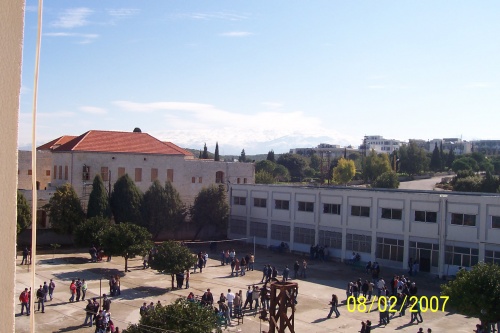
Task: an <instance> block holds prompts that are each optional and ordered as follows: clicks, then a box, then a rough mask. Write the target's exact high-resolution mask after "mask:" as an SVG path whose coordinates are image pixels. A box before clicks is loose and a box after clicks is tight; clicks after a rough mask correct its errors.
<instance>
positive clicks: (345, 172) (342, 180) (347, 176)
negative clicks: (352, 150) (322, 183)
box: [333, 157, 356, 186]
mask: <svg viewBox="0 0 500 333" xmlns="http://www.w3.org/2000/svg"><path fill="white" fill-rule="evenodd" d="M354 175H356V166H355V165H354V161H351V160H346V159H345V158H343V157H342V158H341V159H340V160H339V161H338V163H337V166H336V167H335V168H334V169H333V181H334V182H335V183H337V184H344V185H345V186H347V183H348V182H350V181H351V180H352V178H353V177H354Z"/></svg>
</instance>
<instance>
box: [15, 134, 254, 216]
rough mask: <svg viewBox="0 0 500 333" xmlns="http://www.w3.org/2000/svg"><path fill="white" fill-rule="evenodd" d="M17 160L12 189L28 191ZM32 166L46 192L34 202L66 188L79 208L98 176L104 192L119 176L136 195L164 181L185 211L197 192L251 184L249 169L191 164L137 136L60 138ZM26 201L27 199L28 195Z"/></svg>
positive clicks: (24, 162)
mask: <svg viewBox="0 0 500 333" xmlns="http://www.w3.org/2000/svg"><path fill="white" fill-rule="evenodd" d="M30 153H31V152H30ZM19 156H20V157H19V181H18V182H19V186H18V187H19V188H20V189H23V190H28V191H30V190H31V189H32V186H31V183H30V174H29V168H30V164H31V156H29V157H28V155H27V154H25V153H22V154H20V155H19ZM38 161H40V162H41V163H39V164H40V167H39V168H38V169H39V170H38V172H37V176H39V177H40V176H41V177H40V178H39V180H38V182H39V184H38V183H37V188H38V189H40V190H46V191H45V193H43V192H44V191H39V192H42V193H40V194H39V196H40V197H43V198H45V199H46V201H47V202H48V200H49V199H50V193H53V192H54V191H55V189H56V188H57V187H59V186H61V185H63V184H65V183H69V184H71V185H72V186H73V188H74V189H75V191H76V193H77V194H78V196H79V197H80V199H81V201H82V204H83V206H84V207H85V206H86V203H87V201H88V197H89V195H90V192H91V191H92V182H93V179H94V177H95V176H96V175H98V174H99V175H100V176H101V178H102V179H103V181H104V183H105V185H106V188H107V189H108V190H109V191H111V190H112V188H113V185H114V183H115V182H116V180H117V179H118V178H119V177H121V176H123V175H125V174H128V175H129V176H130V178H131V179H132V180H133V181H134V182H135V184H136V185H137V186H138V187H139V189H140V190H141V191H142V192H145V191H147V190H148V188H149V187H150V186H151V184H152V183H153V182H154V181H155V180H158V181H160V183H162V184H164V183H165V182H166V181H170V182H171V183H172V184H173V186H174V187H175V188H176V189H177V191H178V192H179V194H180V196H181V199H182V200H183V202H184V203H186V204H187V205H190V204H192V203H193V202H194V199H195V197H196V195H197V194H198V193H199V191H200V190H201V189H202V188H204V187H207V186H209V185H212V184H217V185H220V186H224V187H228V186H229V185H230V184H253V183H255V166H254V164H253V163H239V162H220V161H214V160H202V159H196V158H194V156H193V154H191V153H190V152H189V151H187V150H184V149H182V148H180V147H178V146H176V145H175V144H173V143H171V142H163V141H160V140H158V139H156V138H154V137H153V136H151V135H149V134H147V133H140V132H139V133H137V132H114V131H88V132H85V133H83V134H82V135H80V136H78V137H75V136H63V137H60V138H57V139H55V140H52V141H51V142H49V143H47V144H44V145H42V146H40V147H38V148H37V162H38ZM26 196H27V199H28V200H30V199H31V196H30V194H29V192H27V195H26ZM45 203H46V202H45ZM38 207H41V204H40V203H39V205H38Z"/></svg>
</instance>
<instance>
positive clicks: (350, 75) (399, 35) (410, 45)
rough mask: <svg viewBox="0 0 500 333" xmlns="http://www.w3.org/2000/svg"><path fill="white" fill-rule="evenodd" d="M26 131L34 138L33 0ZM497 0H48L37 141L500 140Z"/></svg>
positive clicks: (227, 149)
mask: <svg viewBox="0 0 500 333" xmlns="http://www.w3.org/2000/svg"><path fill="white" fill-rule="evenodd" d="M26 5H27V7H26V21H25V39H24V49H23V52H24V58H23V83H22V94H21V115H20V126H19V145H20V146H25V145H26V144H29V143H30V142H31V136H30V133H31V110H32V95H33V71H34V69H33V68H34V60H35V43H36V33H37V31H36V25H37V12H36V6H37V2H35V1H32V0H27V2H26ZM499 15H500V2H499V1H459V0H454V1H425V0H423V1H411V2H410V1H347V0H346V1H334V0H329V1H293V0H292V1H290V0H288V1H259V0H256V1H234V0H231V1H224V0H220V1H206V0H203V1H201V0H200V1H170V0H161V1H156V0H151V1H132V0H120V1H117V0H110V1H94V0H86V1H76V0H75V1H62V0H51V1H45V2H44V15H43V35H42V47H41V62H40V78H39V98H38V118H37V119H38V120H37V142H39V143H44V142H47V141H49V140H51V139H53V138H56V137H57V136H60V135H64V134H69V135H79V134H82V133H84V132H85V131H87V130H91V129H99V130H119V131H132V130H133V129H134V127H140V128H141V129H142V131H143V132H147V133H150V134H151V135H153V136H155V137H157V138H159V139H161V140H165V141H172V142H174V143H176V144H178V145H179V146H181V147H187V148H195V149H198V148H202V147H203V145H204V143H205V142H206V143H207V146H208V148H209V150H211V151H213V150H214V147H215V142H216V141H218V142H219V147H220V151H221V154H234V155H239V153H240V152H241V149H245V151H246V153H247V154H255V153H267V151H269V150H270V149H274V151H275V152H276V153H281V152H286V151H288V149H289V148H294V147H311V146H316V145H317V144H319V143H322V142H324V143H331V144H339V145H341V146H344V145H349V144H351V145H353V146H357V145H359V144H360V143H361V141H362V138H363V136H364V135H383V136H384V137H386V138H390V139H400V140H408V139H412V138H416V139H424V140H428V139H429V140H430V139H434V138H443V137H462V138H463V139H464V140H476V139H500V132H499V131H498V130H497V125H496V124H498V123H500V112H499V111H500V89H499V88H500V61H499V59H500V38H499V37H498V36H499V32H500V19H499Z"/></svg>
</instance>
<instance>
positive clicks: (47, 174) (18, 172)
mask: <svg viewBox="0 0 500 333" xmlns="http://www.w3.org/2000/svg"><path fill="white" fill-rule="evenodd" d="M17 174H18V175H20V174H21V170H19V169H17ZM32 174H33V170H31V169H28V176H31V175H32ZM45 176H50V170H45Z"/></svg>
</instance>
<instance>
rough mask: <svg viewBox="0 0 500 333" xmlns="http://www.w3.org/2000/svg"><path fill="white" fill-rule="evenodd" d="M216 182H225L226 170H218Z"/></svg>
mask: <svg viewBox="0 0 500 333" xmlns="http://www.w3.org/2000/svg"><path fill="white" fill-rule="evenodd" d="M215 182H216V183H217V184H221V183H224V172H222V171H217V172H216V173H215Z"/></svg>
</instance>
